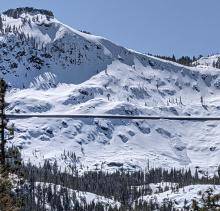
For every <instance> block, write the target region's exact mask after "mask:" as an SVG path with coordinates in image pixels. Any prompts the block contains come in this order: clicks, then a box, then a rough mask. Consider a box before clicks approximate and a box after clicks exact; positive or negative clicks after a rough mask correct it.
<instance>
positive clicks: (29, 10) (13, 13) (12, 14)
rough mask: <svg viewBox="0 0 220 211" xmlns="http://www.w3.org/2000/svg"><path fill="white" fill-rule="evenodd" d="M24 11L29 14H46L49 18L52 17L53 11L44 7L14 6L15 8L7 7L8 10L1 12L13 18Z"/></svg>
mask: <svg viewBox="0 0 220 211" xmlns="http://www.w3.org/2000/svg"><path fill="white" fill-rule="evenodd" d="M24 13H26V14H30V15H37V14H41V15H46V16H48V17H50V18H54V14H53V12H51V11H49V10H45V9H36V8H33V7H20V8H16V9H9V10H7V11H5V12H3V14H4V15H7V16H8V17H12V18H15V19H16V18H19V17H20V16H21V15H22V14H24Z"/></svg>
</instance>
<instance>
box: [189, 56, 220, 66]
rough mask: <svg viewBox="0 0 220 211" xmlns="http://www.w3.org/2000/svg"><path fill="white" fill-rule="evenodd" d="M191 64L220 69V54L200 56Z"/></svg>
mask: <svg viewBox="0 0 220 211" xmlns="http://www.w3.org/2000/svg"><path fill="white" fill-rule="evenodd" d="M193 65H195V66H197V67H200V68H210V67H213V68H218V69H220V54H214V55H211V56H207V57H201V58H200V59H198V60H197V61H195V62H193Z"/></svg>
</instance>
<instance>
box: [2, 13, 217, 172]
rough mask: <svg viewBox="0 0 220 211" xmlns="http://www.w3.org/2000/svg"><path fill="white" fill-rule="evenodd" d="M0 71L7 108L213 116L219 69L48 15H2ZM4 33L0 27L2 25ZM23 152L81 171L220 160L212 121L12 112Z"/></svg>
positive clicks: (202, 166)
mask: <svg viewBox="0 0 220 211" xmlns="http://www.w3.org/2000/svg"><path fill="white" fill-rule="evenodd" d="M1 19H2V30H1V31H2V34H1V35H0V77H3V78H5V79H6V81H7V82H8V83H9V84H10V86H11V87H12V88H11V89H10V91H9V92H8V94H7V102H8V103H9V106H8V110H7V113H10V114H106V115H107V114H117V115H149V116H190V115H191V116H220V72H219V70H218V69H215V68H209V67H208V68H201V67H193V68H189V67H185V66H182V65H179V64H175V63H173V62H167V61H164V60H161V59H157V58H154V57H151V56H147V55H144V54H141V53H138V52H135V51H132V50H128V49H126V48H124V47H121V46H118V45H116V44H114V43H112V42H111V41H109V40H107V39H105V38H102V37H98V36H94V35H90V34H88V33H83V32H80V31H77V30H74V29H72V28H70V27H68V26H66V25H64V24H62V23H61V22H59V21H58V20H56V19H55V18H54V17H48V16H47V15H45V14H41V13H40V12H36V13H28V12H26V13H25V12H24V13H22V14H20V15H18V17H16V18H13V17H10V15H9V14H7V13H5V14H4V15H2V16H1ZM3 32H4V33H3ZM11 122H12V123H15V126H16V127H15V128H16V131H15V138H14V140H13V141H12V142H13V144H16V145H19V146H21V147H22V155H23V158H24V160H25V161H28V160H29V159H30V161H31V162H33V163H36V164H39V163H42V162H44V160H45V159H50V160H52V161H53V160H55V159H56V160H57V161H58V163H59V165H60V166H62V167H63V168H64V166H67V167H68V166H69V164H70V163H72V162H73V161H72V160H71V158H65V159H64V156H62V154H63V153H64V151H65V152H67V151H69V152H75V154H76V156H77V158H78V159H77V163H76V165H77V166H78V167H79V168H80V169H81V170H82V171H84V170H87V169H92V170H94V169H101V168H102V169H106V170H107V169H108V170H114V169H116V168H119V167H124V168H128V169H130V170H138V169H140V168H145V167H146V165H147V162H148V160H149V161H150V165H151V166H163V167H165V168H166V167H167V168H170V167H177V168H189V167H191V168H192V169H194V168H195V167H198V168H199V171H200V173H204V172H205V171H210V172H214V171H216V169H217V166H218V165H219V163H220V140H219V137H220V122H219V121H210V122H209V121H206V122H197V121H191V122H189V121H169V120H147V121H146V120H116V119H115V120H110V119H106V120H103V119H77V120H75V119H54V118H53V119H52V118H51V119H38V118H29V119H22V120H12V121H11Z"/></svg>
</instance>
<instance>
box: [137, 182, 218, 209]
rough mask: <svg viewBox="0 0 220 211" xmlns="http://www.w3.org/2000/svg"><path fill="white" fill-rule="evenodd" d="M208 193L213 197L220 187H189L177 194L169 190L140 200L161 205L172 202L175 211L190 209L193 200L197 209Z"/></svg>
mask: <svg viewBox="0 0 220 211" xmlns="http://www.w3.org/2000/svg"><path fill="white" fill-rule="evenodd" d="M210 191H211V192H212V194H213V195H216V194H219V193H220V185H215V186H214V185H189V186H186V187H184V188H180V189H179V191H177V192H173V191H172V190H169V191H165V192H162V193H157V194H153V195H148V196H144V197H142V198H141V199H143V200H145V201H147V202H149V201H150V200H152V201H154V202H158V203H159V204H161V205H162V204H163V202H164V201H172V202H173V204H174V208H176V209H178V208H179V209H183V208H184V206H185V207H189V208H191V206H192V200H195V201H196V202H197V203H198V206H199V207H203V205H204V199H206V198H207V192H210Z"/></svg>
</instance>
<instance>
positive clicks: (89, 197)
mask: <svg viewBox="0 0 220 211" xmlns="http://www.w3.org/2000/svg"><path fill="white" fill-rule="evenodd" d="M38 185H40V186H41V187H42V188H46V187H49V186H51V188H52V191H53V192H54V189H55V190H56V191H57V192H58V193H59V192H60V191H61V188H63V189H65V190H67V192H68V196H69V197H70V206H71V207H72V208H73V207H74V205H75V201H76V200H77V201H78V202H79V204H80V205H81V206H83V205H84V203H85V202H86V203H87V204H91V203H92V202H94V203H95V204H98V203H100V204H102V205H103V206H105V207H106V208H108V207H109V206H111V207H120V206H121V203H120V202H117V201H114V200H113V199H109V198H106V197H104V196H99V195H97V194H94V193H90V192H83V191H77V190H72V189H69V188H66V187H63V186H60V185H56V186H55V185H54V184H52V183H40V182H36V183H35V186H36V187H37V186H38ZM73 195H75V199H76V200H75V199H73V197H72V196H73ZM46 207H47V210H48V211H50V210H51V207H50V204H47V206H46ZM106 210H107V209H106Z"/></svg>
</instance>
